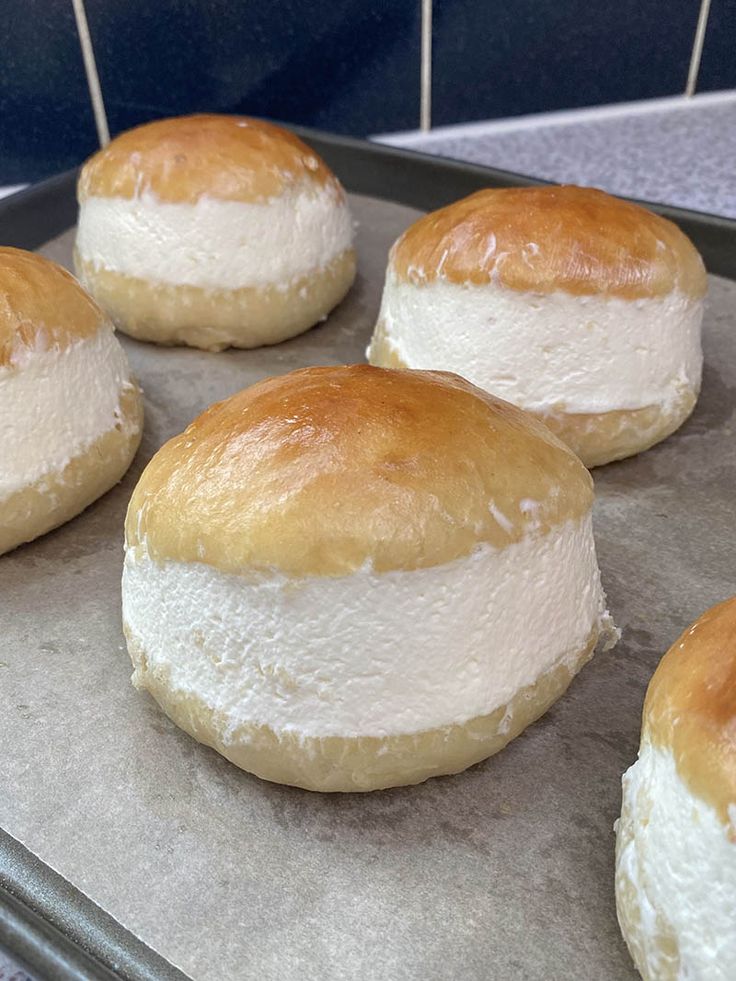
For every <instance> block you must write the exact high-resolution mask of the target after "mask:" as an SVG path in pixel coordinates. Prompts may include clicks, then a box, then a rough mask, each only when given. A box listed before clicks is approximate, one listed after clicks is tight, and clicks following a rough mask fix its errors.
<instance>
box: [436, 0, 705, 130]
mask: <svg viewBox="0 0 736 981" xmlns="http://www.w3.org/2000/svg"><path fill="white" fill-rule="evenodd" d="M715 2H718V0H715ZM698 6H699V3H698V2H697V0H559V2H551V0H550V2H544V0H514V2H513V3H508V2H497V0H492V2H486V3H484V2H482V0H434V5H433V10H434V32H433V33H434V73H433V100H434V110H433V113H432V121H433V124H434V125H437V126H441V125H446V124H449V123H455V122H458V121H460V120H474V119H493V118H496V117H501V116H515V115H520V114H522V113H533V112H545V111H547V110H551V109H573V108H577V107H579V106H595V105H602V104H605V103H612V102H629V101H631V100H634V99H648V98H653V97H656V96H664V95H674V94H676V93H681V92H682V91H683V90H684V88H685V82H686V79H687V70H688V63H689V60H690V53H691V51H692V45H693V35H694V31H695V25H696V23H697V17H698Z"/></svg>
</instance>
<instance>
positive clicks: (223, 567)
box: [123, 365, 612, 791]
mask: <svg viewBox="0 0 736 981" xmlns="http://www.w3.org/2000/svg"><path fill="white" fill-rule="evenodd" d="M592 504H593V488H592V481H591V478H590V475H589V474H588V472H587V470H586V469H585V468H584V467H583V465H582V464H581V463H580V461H579V460H578V458H577V457H576V456H575V455H574V454H573V453H572V452H571V451H570V450H569V449H568V448H567V447H566V446H564V445H563V444H562V443H561V442H559V441H558V440H557V438H556V437H555V436H553V435H552V434H551V433H550V432H549V430H548V429H547V428H546V427H544V426H543V425H541V424H540V423H539V422H538V421H537V420H536V419H534V417H532V416H530V415H527V414H526V413H524V412H522V411H521V410H519V409H517V408H516V407H514V406H512V405H509V404H508V403H505V402H502V401H500V400H498V399H496V398H494V397H493V396H491V395H488V394H487V393H485V392H482V391H481V390H480V389H477V388H475V387H473V386H472V385H470V384H469V383H468V382H466V381H464V380H463V379H461V378H459V377H457V376H455V375H452V374H448V373H445V372H421V371H392V370H386V369H380V368H374V367H371V366H368V365H362V366H347V367H326V368H306V369H303V370H299V371H294V372H292V373H290V374H287V375H284V376H281V377H277V378H271V379H268V380H266V381H263V382H260V383H259V384H256V385H254V386H252V387H250V388H247V389H245V390H244V391H242V392H240V393H238V394H237V395H234V396H232V397H231V398H229V399H227V400H226V401H224V402H220V403H218V404H216V405H213V406H212V407H210V408H209V409H208V410H207V411H205V412H204V413H203V414H202V415H201V416H199V417H198V418H197V419H195V421H194V422H193V423H192V424H191V425H190V426H189V427H188V428H187V429H186V430H185V431H184V432H183V433H182V434H181V435H179V436H177V437H175V438H174V439H172V440H170V441H169V442H168V443H166V444H165V445H164V446H163V447H162V449H160V450H159V452H158V453H157V454H156V455H155V456H154V457H153V459H152V460H151V462H150V463H149V465H148V467H147V468H146V470H145V471H144V473H143V475H142V477H141V479H140V482H139V483H138V486H137V487H136V489H135V491H134V493H133V496H132V498H131V502H130V506H129V509H128V515H127V519H126V556H125V571H124V576H123V620H124V627H125V633H126V637H127V642H128V649H129V651H130V654H131V657H132V660H133V664H134V668H135V670H134V674H133V682H134V684H135V685H136V686H137V687H139V688H141V689H146V690H148V691H149V692H150V693H151V694H152V695H153V696H154V698H156V699H157V701H158V702H159V703H160V705H161V706H162V707H163V709H164V710H165V711H166V712H167V714H168V715H169V716H170V717H171V718H172V719H173V720H174V721H175V722H176V723H177V724H178V725H179V726H181V727H182V728H183V729H185V730H186V731H187V732H189V733H191V734H192V735H193V736H194V737H195V738H197V739H199V740H200V741H201V742H203V743H206V744H208V745H210V746H213V747H214V748H215V749H217V750H218V751H219V752H220V753H222V754H223V755H224V756H226V757H227V758H228V759H229V760H231V761H232V762H234V763H236V764H237V765H238V766H240V767H242V768H243V769H245V770H249V771H251V772H253V773H255V774H258V775H259V776H261V777H264V778H266V779H268V780H273V781H277V782H280V783H287V784H295V785H297V786H301V787H306V788H309V789H313V790H324V791H368V790H373V789H377V788H383V787H391V786H396V785H402V784H413V783H418V782H420V781H423V780H425V779H427V778H428V777H431V776H435V775H439V774H447V773H455V772H458V771H460V770H463V769H465V768H466V767H468V766H470V765H471V764H473V763H477V762H478V761H480V760H482V759H484V758H485V757H487V756H489V755H491V754H492V753H495V752H496V751H498V750H499V749H501V748H502V747H503V746H505V745H506V743H508V742H509V740H511V739H513V738H514V737H515V736H516V735H518V733H520V732H521V731H522V729H524V728H525V726H527V725H528V724H529V723H530V722H532V721H533V720H534V719H536V718H537V717H538V716H540V715H541V714H542V713H543V712H544V711H545V710H546V709H547V708H548V707H549V705H551V703H552V702H554V701H555V699H557V698H558V697H559V696H560V695H561V694H562V693H563V692H564V691H565V689H566V688H567V686H568V684H569V683H570V680H571V678H572V677H573V675H574V674H575V673H576V672H577V671H578V670H579V669H580V668H581V667H582V665H583V664H584V663H585V662H586V661H587V660H588V658H590V656H591V655H592V653H593V650H594V648H595V646H596V643H597V642H598V640H599V638H600V637H601V636H603V637H604V638H610V636H611V634H612V628H611V624H610V619H609V617H608V614H607V612H606V609H605V599H604V595H603V592H602V589H601V584H600V578H599V572H598V563H597V561H596V554H595V546H594V541H593V532H592V526H591V508H592Z"/></svg>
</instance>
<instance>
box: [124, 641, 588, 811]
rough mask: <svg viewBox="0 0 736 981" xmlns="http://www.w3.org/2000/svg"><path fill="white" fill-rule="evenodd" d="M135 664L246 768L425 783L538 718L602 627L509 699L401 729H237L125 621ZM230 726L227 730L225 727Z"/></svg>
mask: <svg viewBox="0 0 736 981" xmlns="http://www.w3.org/2000/svg"><path fill="white" fill-rule="evenodd" d="M124 629H125V636H126V640H127V642H128V651H129V653H130V656H131V660H132V661H133V665H134V668H135V670H134V672H133V679H132V680H133V684H134V685H135V686H136V688H139V689H143V690H146V691H148V692H150V693H151V695H153V697H154V698H155V699H156V701H157V702H158V704H159V705H160V706H161V708H162V709H163V710H164V712H165V713H166V714H167V715H168V716H169V718H170V719H171V720H172V721H173V722H174V723H176V725H178V726H179V727H180V728H181V729H183V730H184V731H185V732H187V733H189V735H190V736H193V737H194V738H195V739H196V740H197V741H198V742H200V743H204V745H205V746H210V747H212V748H213V749H215V750H217V752H218V753H220V754H221V755H222V756H224V757H225V758H226V759H228V760H230V762H231V763H234V764H235V765H236V766H238V767H240V768H241V769H242V770H246V771H247V772H249V773H253V774H255V775H256V776H258V777H261V778H262V779H264V780H269V781H272V782H273V783H282V784H289V785H291V786H294V787H302V788H303V789H305V790H315V791H322V792H328V793H335V792H343V793H356V792H365V791H370V790H383V789H386V788H388V787H401V786H408V785H411V784H417V783H422V782H423V781H424V780H427V779H428V778H429V777H436V776H443V775H446V774H451V773H459V772H460V771H462V770H465V769H467V768H468V767H469V766H473V764H474V763H479V762H480V761H481V760H484V759H486V758H487V757H489V756H492V755H493V754H494V753H497V752H498V751H499V750H501V749H503V747H504V746H505V745H506V744H507V743H509V742H510V741H511V740H512V739H514V738H515V737H516V736H518V735H519V733H520V732H521V731H522V730H523V729H525V728H526V727H527V726H528V725H530V723H532V722H534V721H535V720H536V719H538V718H539V717H540V716H541V715H542V714H543V713H544V712H546V711H547V709H548V708H549V707H550V705H552V703H553V702H555V701H556V700H557V699H558V698H559V697H560V696H561V695H562V694H563V693H564V691H565V690H566V689H567V687H568V685H569V684H570V682H571V680H572V678H573V677H574V676H575V675H576V674H577V672H578V671H579V670H580V668H582V666H583V665H584V664H585V663H586V661H588V660H589V659H590V657H591V656H592V654H593V651H594V649H595V646H596V643H597V642H598V637H599V628H598V627H595V628H594V630H593V632H592V633H591V636H590V637H589V639H588V642H587V644H586V645H585V647H584V648H583V649H582V650H580V651H571V652H569V653H567V654H565V655H564V656H563V658H561V659H560V661H558V663H557V664H556V665H555V666H554V667H553V668H551V669H549V670H548V671H546V672H545V673H543V674H542V675H540V677H539V678H537V680H536V682H534V684H532V685H529V686H527V687H525V688H522V689H521V690H520V691H518V692H517V693H516V695H515V696H514V697H513V699H512V700H511V701H510V702H509V703H508V704H506V705H501V706H499V707H498V708H497V709H495V710H494V711H493V712H491V713H490V714H489V715H483V716H478V717H476V718H474V719H470V720H469V721H468V722H465V723H462V724H460V723H458V724H456V725H448V726H442V727H441V728H438V729H429V730H426V731H423V732H417V733H410V734H402V735H396V736H384V737H379V736H363V737H345V738H344V737H340V736H326V737H321V738H320V737H315V736H310V737H306V738H302V737H300V736H299V735H298V734H296V733H293V732H276V731H274V730H273V729H272V728H271V727H270V726H266V725H252V724H248V723H244V724H242V725H240V726H238V727H237V728H235V729H233V728H232V727H231V726H230V725H229V724H228V720H227V718H226V717H225V716H224V714H223V713H221V712H218V711H215V710H214V709H212V708H211V707H210V706H209V705H207V704H206V703H205V702H204V700H203V699H202V698H201V697H199V696H198V695H194V694H191V693H189V692H181V691H173V690H172V689H171V687H170V685H169V672H168V671H166V670H163V671H162V670H160V669H159V670H157V671H156V672H154V671H152V670H151V669H149V667H148V658H147V656H146V652H145V649H144V647H143V645H142V644H141V642H140V641H139V639H138V638H137V637H136V636H134V634H133V632H132V631H131V630H130V628H129V627H128V625H127V624H124ZM225 733H227V736H226V735H225Z"/></svg>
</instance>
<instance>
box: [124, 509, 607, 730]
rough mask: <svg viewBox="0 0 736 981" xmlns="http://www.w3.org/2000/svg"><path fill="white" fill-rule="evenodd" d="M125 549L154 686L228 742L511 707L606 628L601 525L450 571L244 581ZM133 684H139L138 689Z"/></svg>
mask: <svg viewBox="0 0 736 981" xmlns="http://www.w3.org/2000/svg"><path fill="white" fill-rule="evenodd" d="M141 551H142V554H139V555H138V556H137V557H136V555H135V554H134V550H133V549H128V550H127V553H126V558H125V571H124V574H123V618H124V620H125V622H126V624H127V626H128V629H129V630H130V631H132V634H133V636H134V637H135V639H136V640H137V641H138V643H139V644H141V645H142V647H143V648H144V650H145V652H146V655H147V659H148V668H149V670H150V671H151V672H153V673H154V674H155V673H156V672H157V671H160V670H162V669H163V671H164V672H166V671H170V676H169V678H168V685H169V686H170V688H171V689H173V690H174V691H175V692H177V693H180V694H181V695H185V694H191V695H195V696H198V697H199V698H201V699H203V700H204V701H205V703H206V704H207V705H209V706H212V707H214V708H215V709H217V710H219V711H221V712H223V713H224V714H225V716H226V718H227V719H228V722H229V728H231V729H234V728H235V727H236V726H238V725H239V724H242V723H254V724H268V725H270V726H272V727H273V728H274V729H275V730H277V731H284V730H290V731H295V732H297V733H299V734H300V735H302V736H305V737H306V736H318V737H319V736H332V735H335V736H343V737H350V736H364V735H371V736H385V735H390V734H396V733H413V732H418V731H422V730H426V729H432V728H435V727H437V726H443V725H446V724H449V723H455V722H465V721H467V720H469V719H472V718H474V717H476V716H479V715H483V714H485V713H488V712H492V711H493V710H494V709H496V708H497V707H499V706H501V705H504V704H506V703H508V702H509V701H510V700H511V698H513V696H514V695H515V694H516V693H517V692H518V691H519V690H520V689H521V688H524V687H525V686H526V685H530V684H532V683H533V682H535V681H536V680H537V678H539V676H540V675H541V674H543V673H544V672H545V671H547V670H548V669H550V668H552V667H553V666H554V665H556V664H557V663H559V662H561V661H565V662H572V661H573V660H574V659H575V658H576V657H577V656H578V655H579V654H580V652H581V651H582V650H583V648H584V647H585V645H586V644H587V642H588V640H589V638H590V635H591V632H593V631H594V630H595V629H597V628H598V626H599V624H602V623H604V621H605V620H607V614H606V613H605V611H604V602H605V600H604V596H603V592H602V589H601V585H600V578H599V573H598V564H597V561H596V556H595V546H594V543H593V534H592V527H591V519H590V517H589V516H588V517H586V518H584V519H583V520H581V521H575V522H573V521H570V522H567V523H566V524H563V525H561V526H559V527H557V528H556V529H554V530H552V531H551V532H550V533H549V534H548V535H545V536H530V537H527V538H525V539H523V540H522V541H521V542H519V543H518V544H514V545H511V546H509V547H507V548H505V549H502V550H500V551H499V550H495V549H493V548H492V547H491V546H481V547H479V548H478V549H477V550H476V551H475V552H474V553H472V554H471V555H469V556H467V557H465V558H461V559H457V560H455V561H453V562H450V563H447V564H445V565H440V566H435V567H432V568H429V569H419V570H416V571H397V572H387V573H382V574H377V573H375V572H374V571H372V570H371V569H370V568H362V569H360V570H359V571H357V572H355V573H353V574H352V575H351V576H348V577H335V578H330V577H314V576H312V577H305V578H302V579H293V578H287V577H285V576H284V575H281V574H277V573H273V574H269V575H266V574H262V575H259V576H258V577H257V578H250V577H249V578H244V577H239V576H237V575H232V574H225V573H222V572H220V571H218V570H217V569H214V568H212V567H211V566H208V565H204V564H201V563H186V564H185V563H180V562H165V563H163V564H157V563H155V562H154V561H152V560H151V559H150V558H149V557H148V556H147V554H146V553H145V551H144V550H141ZM134 680H135V675H134Z"/></svg>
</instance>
